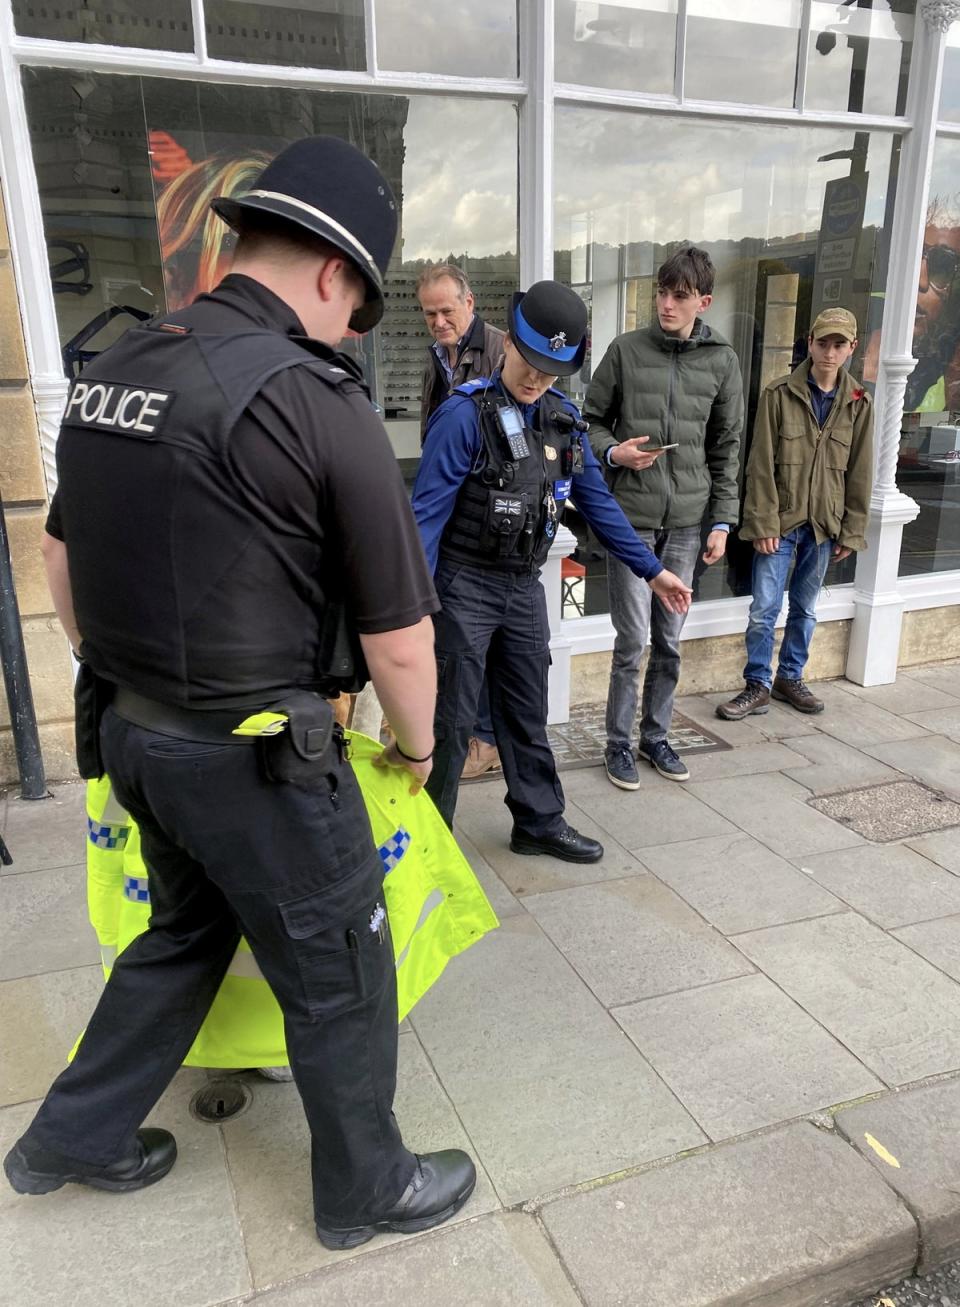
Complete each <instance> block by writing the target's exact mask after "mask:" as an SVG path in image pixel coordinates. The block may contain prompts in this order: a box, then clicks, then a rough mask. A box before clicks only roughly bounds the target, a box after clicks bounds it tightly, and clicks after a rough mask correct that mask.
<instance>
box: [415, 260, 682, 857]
mask: <svg viewBox="0 0 960 1307" xmlns="http://www.w3.org/2000/svg"><path fill="white" fill-rule="evenodd" d="M586 331H587V312H586V308H585V307H584V304H583V301H582V300H581V299H580V298H579V297H578V296H577V295H575V294H574V293H573V291H571V290H569V289H567V287H565V286H561V285H559V284H558V283H557V282H553V281H540V282H537V283H536V285H534V286H531V287H530V289H529V290H528V291H527V292H526V294H517V295H515V296H514V297H513V303H512V306H511V310H510V326H509V332H508V334H507V337H506V339H505V341H504V360H503V368H502V371H497V372H494V374H493V376H492V377H491V378H489V379H486V380H480V381H472V382H468V383H467V384H466V385H464V386H460V387H458V388H457V390H456V391H455V392H454V393H453V395H452V396H451V397H450V399H448V400H447V401H446V403H444V404H443V405H441V407H440V408H439V409H438V410H437V411H436V413H435V414H434V416H433V417H432V418H431V421H430V425H429V426H428V428H427V438H426V443H425V445H424V450H423V458H422V460H421V463H420V470H419V472H418V474H417V480H416V484H415V486H414V491H413V511H414V513H415V515H416V519H417V525H418V526H419V527H420V533H421V536H422V538H423V544H424V548H425V550H426V554H427V560H428V562H429V563H430V565H431V567H433V568H434V572H435V576H434V581H435V584H436V587H437V594H438V596H439V598H440V602H441V605H442V608H441V611H440V613H438V614H437V616H436V617H435V619H434V621H435V624H436V653H437V666H438V679H439V685H438V696H437V716H436V725H435V731H436V738H437V743H436V752H435V754H434V766H433V771H432V772H431V774H430V777H429V779H428V781H427V791H428V793H429V794H430V796H431V798H432V799H433V801H434V802H435V803H436V805H437V807H438V808H439V809H440V811H441V813H442V814H443V816H444V818H445V819H446V821H447V822H448V823H450V824H452V822H453V814H454V810H455V808H456V802H457V786H458V783H459V779H460V772H461V769H462V767H463V760H464V756H465V755H466V751H467V744H468V740H469V736H470V728H471V727H472V725H473V722H474V718H475V713H476V707H477V696H478V694H479V692H480V685H481V682H482V680H483V674H484V666H485V665H486V668H487V677H488V681H489V685H490V698H491V707H492V710H493V724H494V732H495V734H496V738H497V747H498V749H499V751H500V759H501V762H502V764H503V771H504V776H505V778H506V782H507V795H506V800H505V802H506V804H507V807H508V808H509V809H510V811H511V813H512V814H513V834H512V836H511V840H510V847H511V849H513V851H514V852H515V853H529V854H536V853H549V854H553V856H554V857H557V858H562V859H564V860H565V861H567V862H596V861H598V860H599V859H600V858H601V857H602V856H603V847H602V845H600V844H599V843H598V842H597V841H596V840H592V839H589V838H587V837H586V836H584V835H581V834H580V833H579V832H578V831H576V830H574V829H573V827H572V826H569V825H568V824H567V822H566V821H564V818H563V810H564V798H563V790H562V789H561V786H560V781H559V779H558V778H557V768H556V763H555V761H554V757H553V754H552V752H551V750H550V745H549V744H548V742H547V675H548V671H549V664H550V652H549V641H550V628H549V623H548V621H547V606H546V597H545V595H544V592H543V587H542V586H541V585H540V579H539V578H540V568H541V566H542V565H543V563H544V561H545V559H546V557H547V554H548V552H549V550H550V545H551V543H552V542H553V538H554V536H555V535H556V530H557V524H558V521H559V517H560V514H561V512H562V510H563V505H564V503H565V502H566V500H567V499H568V498H572V499H573V500H574V501H575V502H576V506H577V508H578V509H579V511H580V512H581V513H582V514H583V516H584V517H585V518H586V519H587V521H588V522H589V523H590V525H591V527H592V528H593V530H594V532H595V533H596V535H597V537H598V539H599V540H600V541H601V542H602V543H603V544H604V545H605V546H606V548H607V549H609V550H610V552H611V553H613V554H615V555H616V557H617V558H620V559H622V560H623V562H624V563H626V564H627V566H628V567H630V568H632V569H633V570H634V572H636V574H637V575H638V576H641V577H643V578H644V579H645V580H646V581H648V582H649V583H650V586H651V588H652V589H653V590H654V592H655V593H656V594H657V595H658V596H659V598H660V601H661V603H663V604H664V605H665V606H666V607H667V608H668V609H670V610H671V611H673V612H685V611H686V610H687V608H688V607H689V603H690V590H689V588H688V587H687V586H686V585H684V584H683V582H682V581H681V580H680V579H679V578H678V577H676V576H674V575H673V573H671V572H667V571H665V570H664V568H663V566H662V565H661V563H660V562H659V561H658V559H657V558H656V557H655V555H654V554H653V553H652V552H651V551H650V550H649V549H648V548H647V546H646V545H645V544H643V543H642V541H640V540H639V539H638V538H637V535H636V533H635V532H634V531H633V529H632V528H631V526H630V524H629V522H628V521H627V519H626V518H625V517H624V515H623V511H622V509H621V508H620V507H619V505H618V504H617V502H616V500H615V499H614V498H613V496H612V495H611V494H610V491H609V490H608V489H607V486H606V483H605V482H604V480H603V476H602V474H601V472H600V466H599V464H598V463H597V460H596V458H595V456H594V454H593V452H592V450H591V448H590V445H589V444H588V442H587V441H586V440H584V439H583V436H582V432H583V431H585V430H586V424H585V423H583V422H581V420H580V414H579V413H578V412H577V409H576V408H575V407H574V405H573V404H571V403H570V401H569V400H568V399H567V398H566V397H565V396H564V395H563V394H561V392H560V391H558V390H554V389H552V386H553V382H554V381H555V380H556V379H557V377H558V376H569V375H571V374H572V373H574V372H576V371H577V369H578V368H579V367H580V366H581V364H582V363H583V358H584V354H585V352H586Z"/></svg>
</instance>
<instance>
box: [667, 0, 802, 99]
mask: <svg viewBox="0 0 960 1307" xmlns="http://www.w3.org/2000/svg"><path fill="white" fill-rule="evenodd" d="M718 8H719V9H722V10H723V11H724V15H723V16H721V15H720V14H718V13H717V10H718ZM800 10H801V2H800V0H734V2H733V3H729V0H728V3H726V4H724V5H722V6H718V5H717V3H716V0H690V3H689V6H688V9H687V67H686V78H685V81H684V89H685V92H686V94H687V96H688V97H689V98H690V99H692V100H734V101H738V102H741V103H748V104H769V105H774V106H776V107H778V108H789V107H790V106H791V105H792V104H793V100H794V91H795V87H796V78H797V49H798V46H799V41H800Z"/></svg>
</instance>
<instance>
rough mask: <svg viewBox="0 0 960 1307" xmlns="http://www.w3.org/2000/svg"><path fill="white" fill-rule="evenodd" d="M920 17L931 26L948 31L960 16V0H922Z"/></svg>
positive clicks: (941, 30) (939, 30) (937, 29)
mask: <svg viewBox="0 0 960 1307" xmlns="http://www.w3.org/2000/svg"><path fill="white" fill-rule="evenodd" d="M920 17H921V18H922V19H923V21H924V22H925V23H926V25H927V26H928V27H929V28H932V29H935V30H936V31H938V32H947V31H949V30H950V24H951V23H952V22H955V21H956V19H958V18H960V0H920Z"/></svg>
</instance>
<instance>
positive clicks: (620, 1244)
mask: <svg viewBox="0 0 960 1307" xmlns="http://www.w3.org/2000/svg"><path fill="white" fill-rule="evenodd" d="M542 1217H543V1221H544V1224H545V1226H546V1228H547V1231H548V1232H549V1234H550V1236H551V1238H552V1239H553V1241H554V1245H555V1247H556V1248H557V1251H558V1252H559V1254H560V1257H561V1259H562V1260H563V1262H564V1264H565V1266H566V1267H567V1270H568V1272H569V1273H570V1275H571V1276H572V1277H573V1280H574V1283H575V1284H576V1285H577V1287H578V1288H579V1290H580V1292H581V1294H582V1296H583V1298H584V1300H585V1301H586V1302H588V1303H589V1304H590V1307H626V1304H631V1305H632V1304H636V1303H651V1304H653V1303H658V1304H659V1303H669V1304H670V1307H748V1305H749V1307H840V1305H841V1304H843V1303H848V1302H851V1301H852V1300H854V1299H856V1298H858V1297H861V1296H863V1295H865V1294H867V1293H870V1292H872V1290H874V1289H875V1288H876V1286H877V1285H881V1284H889V1283H891V1282H892V1281H895V1280H898V1279H899V1278H900V1277H901V1276H903V1275H905V1274H907V1272H908V1271H910V1270H911V1268H912V1267H913V1265H914V1262H915V1260H916V1256H917V1227H916V1223H915V1222H914V1220H913V1218H912V1217H911V1215H910V1213H909V1212H908V1211H907V1209H906V1208H905V1207H904V1206H903V1204H902V1203H901V1202H900V1201H899V1200H898V1198H897V1196H896V1195H895V1194H894V1193H893V1191H892V1190H891V1189H889V1188H888V1187H887V1186H886V1185H885V1184H884V1183H883V1181H882V1180H881V1179H880V1177H879V1176H877V1175H876V1173H875V1172H873V1171H871V1169H870V1168H869V1167H868V1166H867V1164H866V1163H865V1162H864V1160H863V1159H862V1158H861V1157H860V1156H859V1155H858V1154H857V1152H856V1151H855V1150H854V1149H852V1148H850V1147H849V1145H848V1144H846V1143H845V1142H844V1141H843V1140H842V1139H840V1138H839V1137H837V1136H836V1135H833V1134H828V1133H826V1132H823V1131H820V1130H818V1129H817V1128H816V1127H815V1126H813V1125H810V1124H809V1123H808V1122H805V1121H804V1122H798V1123H796V1124H794V1125H791V1126H788V1127H786V1128H785V1129H782V1130H777V1131H774V1132H772V1133H770V1134H767V1135H762V1136H759V1137H755V1138H753V1139H747V1140H743V1141H741V1142H738V1143H735V1144H731V1145H729V1146H728V1147H723V1148H716V1149H713V1150H711V1151H710V1152H709V1153H701V1154H698V1155H697V1156H694V1157H688V1158H684V1159H683V1160H681V1161H679V1162H675V1163H673V1164H672V1165H669V1166H664V1167H661V1168H658V1169H656V1170H653V1171H648V1172H646V1173H645V1174H643V1175H638V1176H634V1177H632V1178H631V1179H629V1180H624V1181H621V1182H619V1183H615V1184H609V1185H604V1186H603V1187H602V1188H596V1189H592V1190H589V1191H585V1192H582V1193H578V1194H574V1195H572V1196H570V1197H567V1198H560V1199H558V1200H557V1201H556V1202H553V1203H549V1204H547V1205H546V1206H545V1207H544V1208H543V1212H542Z"/></svg>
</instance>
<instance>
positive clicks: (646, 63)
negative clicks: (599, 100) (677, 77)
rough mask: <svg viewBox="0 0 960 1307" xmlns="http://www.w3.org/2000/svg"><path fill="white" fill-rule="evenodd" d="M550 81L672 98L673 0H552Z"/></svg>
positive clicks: (675, 42)
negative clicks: (609, 0)
mask: <svg viewBox="0 0 960 1307" xmlns="http://www.w3.org/2000/svg"><path fill="white" fill-rule="evenodd" d="M554 25H555V33H556V35H555V49H556V68H555V72H556V79H557V81H558V82H573V83H576V84H577V85H580V86H599V87H603V88H604V89H606V90H612V91H646V92H651V93H658V94H665V95H669V94H672V92H673V88H674V67H675V64H676V55H677V0H622V3H619V4H595V3H592V2H591V0H554Z"/></svg>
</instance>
